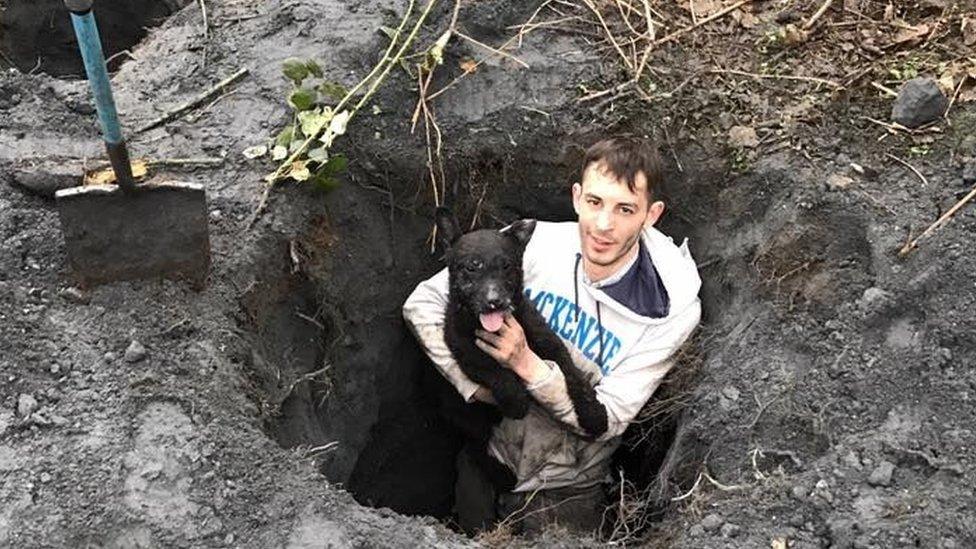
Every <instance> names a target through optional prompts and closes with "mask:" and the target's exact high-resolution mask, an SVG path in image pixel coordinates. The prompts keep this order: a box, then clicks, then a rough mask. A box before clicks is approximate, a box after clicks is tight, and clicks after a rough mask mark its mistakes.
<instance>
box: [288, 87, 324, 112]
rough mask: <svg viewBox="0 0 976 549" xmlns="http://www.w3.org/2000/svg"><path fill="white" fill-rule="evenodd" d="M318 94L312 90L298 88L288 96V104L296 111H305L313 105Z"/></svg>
mask: <svg viewBox="0 0 976 549" xmlns="http://www.w3.org/2000/svg"><path fill="white" fill-rule="evenodd" d="M317 96H318V94H317V93H316V92H315V90H313V89H309V88H298V89H297V90H295V91H293V92H291V94H290V95H289V96H288V104H289V105H291V106H292V107H293V108H294V109H295V110H296V111H307V110H308V109H311V108H312V106H313V105H315V99H316V98H317Z"/></svg>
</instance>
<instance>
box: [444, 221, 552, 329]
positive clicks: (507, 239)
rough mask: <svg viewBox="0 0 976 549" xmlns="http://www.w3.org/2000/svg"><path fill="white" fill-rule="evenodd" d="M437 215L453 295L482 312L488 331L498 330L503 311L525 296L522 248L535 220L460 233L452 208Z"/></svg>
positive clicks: (475, 312) (476, 312) (473, 310)
mask: <svg viewBox="0 0 976 549" xmlns="http://www.w3.org/2000/svg"><path fill="white" fill-rule="evenodd" d="M436 215H437V234H438V235H439V239H440V241H441V243H442V244H444V246H445V248H446V249H447V255H446V259H447V267H448V271H449V272H450V286H451V289H450V291H451V296H452V298H453V299H454V300H455V302H456V303H457V304H458V305H459V306H461V307H463V308H464V309H467V310H468V312H470V313H471V314H472V315H474V316H476V317H478V318H479V320H480V322H481V325H482V327H483V328H484V329H485V330H488V331H490V332H494V331H497V330H498V329H499V328H500V327H501V324H502V322H503V320H504V315H505V313H506V312H508V311H511V310H513V309H514V308H515V306H516V305H517V304H518V302H519V300H520V299H521V298H522V253H523V252H524V251H525V245H526V244H528V242H529V238H531V237H532V232H533V231H534V230H535V221H534V220H530V219H522V220H519V221H516V222H515V223H512V224H511V225H509V226H508V227H507V228H505V229H503V230H501V231H493V230H489V229H482V230H478V231H472V232H470V233H467V234H462V232H461V228H460V227H459V226H458V222H457V219H456V218H455V217H454V214H453V213H451V211H450V210H449V209H447V208H438V209H437V214H436Z"/></svg>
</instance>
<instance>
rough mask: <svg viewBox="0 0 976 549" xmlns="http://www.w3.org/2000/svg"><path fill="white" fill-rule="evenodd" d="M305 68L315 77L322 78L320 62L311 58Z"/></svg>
mask: <svg viewBox="0 0 976 549" xmlns="http://www.w3.org/2000/svg"><path fill="white" fill-rule="evenodd" d="M305 68H306V69H307V70H308V73H309V74H311V75H312V76H314V77H315V78H322V75H323V73H322V67H320V66H319V64H318V63H316V62H315V61H314V60H312V59H309V60H308V61H306V62H305Z"/></svg>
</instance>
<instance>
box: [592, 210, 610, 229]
mask: <svg viewBox="0 0 976 549" xmlns="http://www.w3.org/2000/svg"><path fill="white" fill-rule="evenodd" d="M612 227H613V221H612V217H611V215H610V212H608V211H606V210H601V211H600V212H599V213H597V214H596V228H597V230H599V231H609V230H610V229H611V228H612Z"/></svg>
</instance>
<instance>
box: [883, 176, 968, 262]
mask: <svg viewBox="0 0 976 549" xmlns="http://www.w3.org/2000/svg"><path fill="white" fill-rule="evenodd" d="M974 197H976V187H973V190H972V191H970V192H969V194H967V195H966V196H965V197H963V199H962V200H960V201H959V202H956V204H955V205H954V206H952V207H951V208H949V209H948V210H947V211H946V213H944V214H942V216H941V217H939V219H938V220H936V222H935V223H933V224H931V225H929V227H928V228H927V229H925V231H923V232H922V234H920V235H918V237H916V238H914V239H912V240H910V241H908V243H906V244H905V246H904V247H903V248H902V249H901V250H900V251H899V252H898V255H899V256H905V255H908V253H909V252H911V251H912V250H914V249H915V248H917V247H918V243H919V241H921V240H922V239H923V238H926V237H928V236H929V235H930V234H932V233H934V232H935V230H936V229H938V228H939V227H941V226H943V225H945V224H946V223H948V222H949V220H950V219H951V218H952V216H953V215H955V213H956V212H957V211H959V208H962V207H963V206H965V205H966V204H967V203H969V201H971V200H972V199H973V198H974Z"/></svg>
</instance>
